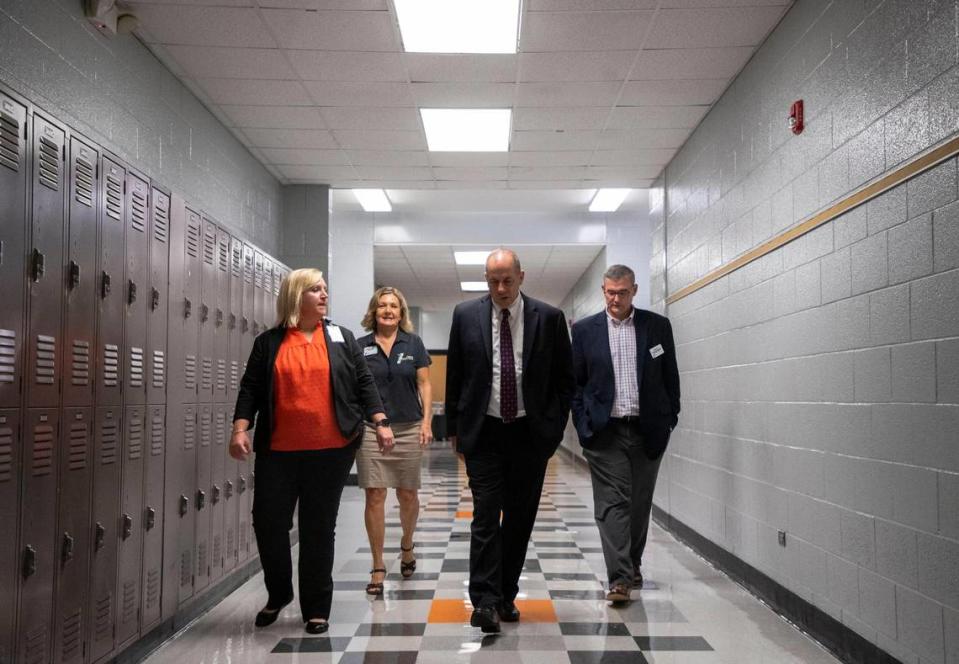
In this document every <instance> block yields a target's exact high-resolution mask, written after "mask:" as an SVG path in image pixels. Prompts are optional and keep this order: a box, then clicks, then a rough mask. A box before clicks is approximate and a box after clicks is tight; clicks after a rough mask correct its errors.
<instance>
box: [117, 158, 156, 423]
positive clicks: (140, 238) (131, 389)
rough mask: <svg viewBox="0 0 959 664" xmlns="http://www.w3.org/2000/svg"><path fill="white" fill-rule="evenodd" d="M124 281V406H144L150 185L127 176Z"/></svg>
mask: <svg viewBox="0 0 959 664" xmlns="http://www.w3.org/2000/svg"><path fill="white" fill-rule="evenodd" d="M126 203H127V205H126V217H125V221H126V223H125V224H124V226H125V228H126V281H125V286H124V289H123V290H124V291H125V299H126V306H125V309H124V311H125V314H126V315H125V319H124V323H123V332H124V343H123V347H124V349H125V355H126V388H125V389H124V392H123V402H124V404H131V405H132V404H142V403H146V396H147V395H146V384H147V376H146V357H145V354H146V347H147V304H148V302H149V300H150V299H151V298H150V295H149V293H148V291H149V286H150V236H149V234H148V231H149V225H150V219H149V217H150V185H149V184H148V183H147V182H146V181H145V180H143V179H142V178H140V177H138V176H136V175H134V174H133V173H127V182H126Z"/></svg>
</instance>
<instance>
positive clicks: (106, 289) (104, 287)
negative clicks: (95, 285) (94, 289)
mask: <svg viewBox="0 0 959 664" xmlns="http://www.w3.org/2000/svg"><path fill="white" fill-rule="evenodd" d="M110 281H111V279H110V273H109V272H104V273H103V274H102V275H101V281H100V297H102V298H106V296H107V295H109V294H110Z"/></svg>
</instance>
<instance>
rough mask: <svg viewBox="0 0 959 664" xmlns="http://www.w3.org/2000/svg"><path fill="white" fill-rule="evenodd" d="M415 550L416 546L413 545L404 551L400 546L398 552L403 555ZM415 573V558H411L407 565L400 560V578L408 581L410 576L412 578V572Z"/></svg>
mask: <svg viewBox="0 0 959 664" xmlns="http://www.w3.org/2000/svg"><path fill="white" fill-rule="evenodd" d="M415 548H416V545H415V544H414V545H413V546H411V547H410V548H408V549H404V548H403V545H402V544H400V551H403V552H404V553H409V552H410V551H412V550H413V549H415ZM415 571H416V558H415V557H414V558H413V560H411V561H409V562H408V563H404V562H403V561H402V560H400V575H402V577H403V578H404V579H408V578H410V577H411V576H413V572H415Z"/></svg>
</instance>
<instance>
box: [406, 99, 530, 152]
mask: <svg viewBox="0 0 959 664" xmlns="http://www.w3.org/2000/svg"><path fill="white" fill-rule="evenodd" d="M420 116H421V117H422V118H423V128H424V129H425V130H426V143H427V146H428V147H429V150H430V152H507V151H509V132H510V123H511V122H512V116H513V112H512V110H510V109H508V108H421V109H420Z"/></svg>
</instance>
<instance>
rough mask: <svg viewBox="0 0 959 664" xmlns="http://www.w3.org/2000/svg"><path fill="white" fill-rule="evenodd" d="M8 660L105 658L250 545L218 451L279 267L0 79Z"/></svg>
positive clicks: (239, 498) (3, 638)
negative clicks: (11, 90)
mask: <svg viewBox="0 0 959 664" xmlns="http://www.w3.org/2000/svg"><path fill="white" fill-rule="evenodd" d="M0 222H2V223H0V283H2V284H3V298H2V300H0V524H2V530H3V532H4V533H7V534H8V536H7V537H5V538H3V539H2V540H0V596H3V597H4V601H3V602H2V603H0V663H3V662H12V661H17V662H26V663H29V664H34V663H39V662H97V661H102V660H106V659H109V658H110V657H112V656H114V655H116V654H118V653H119V652H121V651H122V650H123V649H124V648H126V647H128V646H129V645H131V644H132V643H134V642H136V640H137V639H138V638H139V637H141V636H142V635H144V634H146V633H147V632H149V631H150V630H151V629H152V628H154V627H155V626H156V625H157V624H159V623H160V622H161V621H162V620H165V619H167V618H170V617H171V616H173V615H174V614H175V613H176V611H177V609H178V608H179V607H182V606H183V605H184V604H185V603H188V602H190V601H192V600H193V599H195V598H197V597H199V596H200V595H201V594H202V593H204V592H205V591H207V590H209V589H210V588H212V587H214V586H215V585H216V583H217V582H218V581H219V580H222V579H224V578H225V577H226V576H227V575H228V574H229V573H230V571H231V570H233V569H235V568H237V566H239V565H241V564H242V563H244V562H245V561H247V560H248V559H249V558H250V557H251V555H253V553H254V552H253V551H252V549H253V547H252V543H251V540H252V537H251V532H252V531H251V524H250V507H251V496H252V484H253V477H252V466H251V464H250V463H248V462H244V463H237V462H235V461H233V460H232V459H230V458H229V457H228V456H227V454H226V449H225V445H226V442H227V440H228V438H229V431H230V421H231V419H232V411H233V403H234V401H235V397H236V392H237V389H238V387H239V380H240V377H241V376H242V372H243V369H244V366H245V362H244V360H245V358H246V357H247V355H248V354H249V351H250V348H251V346H252V342H253V339H254V337H255V336H256V334H258V333H259V332H260V331H262V330H264V329H266V327H268V326H269V324H271V323H272V321H273V309H274V303H275V298H276V294H277V290H278V285H279V281H280V279H281V278H282V276H283V275H284V274H285V272H286V268H285V267H284V266H282V265H281V264H280V263H279V262H278V261H275V260H274V259H273V258H271V257H270V256H268V255H267V254H265V253H264V252H262V251H260V250H259V249H257V248H256V247H254V246H253V245H252V244H250V243H248V242H245V241H244V240H242V239H241V238H238V237H236V236H235V235H231V234H230V233H229V232H228V231H227V230H226V229H224V228H222V227H221V226H219V225H218V224H216V223H215V222H214V221H213V220H210V219H208V218H206V217H205V216H204V215H202V214H201V213H199V212H196V211H194V210H192V209H190V208H189V207H188V206H187V204H186V203H185V202H184V201H183V200H182V199H180V198H179V197H178V196H176V195H173V194H171V193H170V192H169V191H167V190H166V189H164V188H163V187H162V186H160V185H158V184H157V183H154V182H151V181H150V180H149V178H147V177H145V176H144V175H142V174H141V173H138V172H137V171H136V170H135V169H133V168H130V167H128V166H127V165H125V164H124V163H123V162H122V161H121V160H119V159H116V158H115V157H113V156H112V155H110V154H109V153H107V152H106V151H104V150H102V149H101V148H99V146H97V145H96V144H95V143H94V142H92V141H89V140H87V139H85V138H84V137H83V136H81V135H79V134H77V133H75V132H72V131H70V130H69V129H68V128H67V127H66V126H65V125H63V124H62V123H59V122H57V121H56V120H55V119H54V118H53V117H52V116H50V115H48V114H46V113H44V112H43V111H42V110H39V109H36V108H34V107H33V106H32V105H31V104H29V103H28V102H26V101H25V100H23V99H22V98H18V97H17V96H15V95H14V94H12V93H7V92H5V91H3V90H0Z"/></svg>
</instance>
